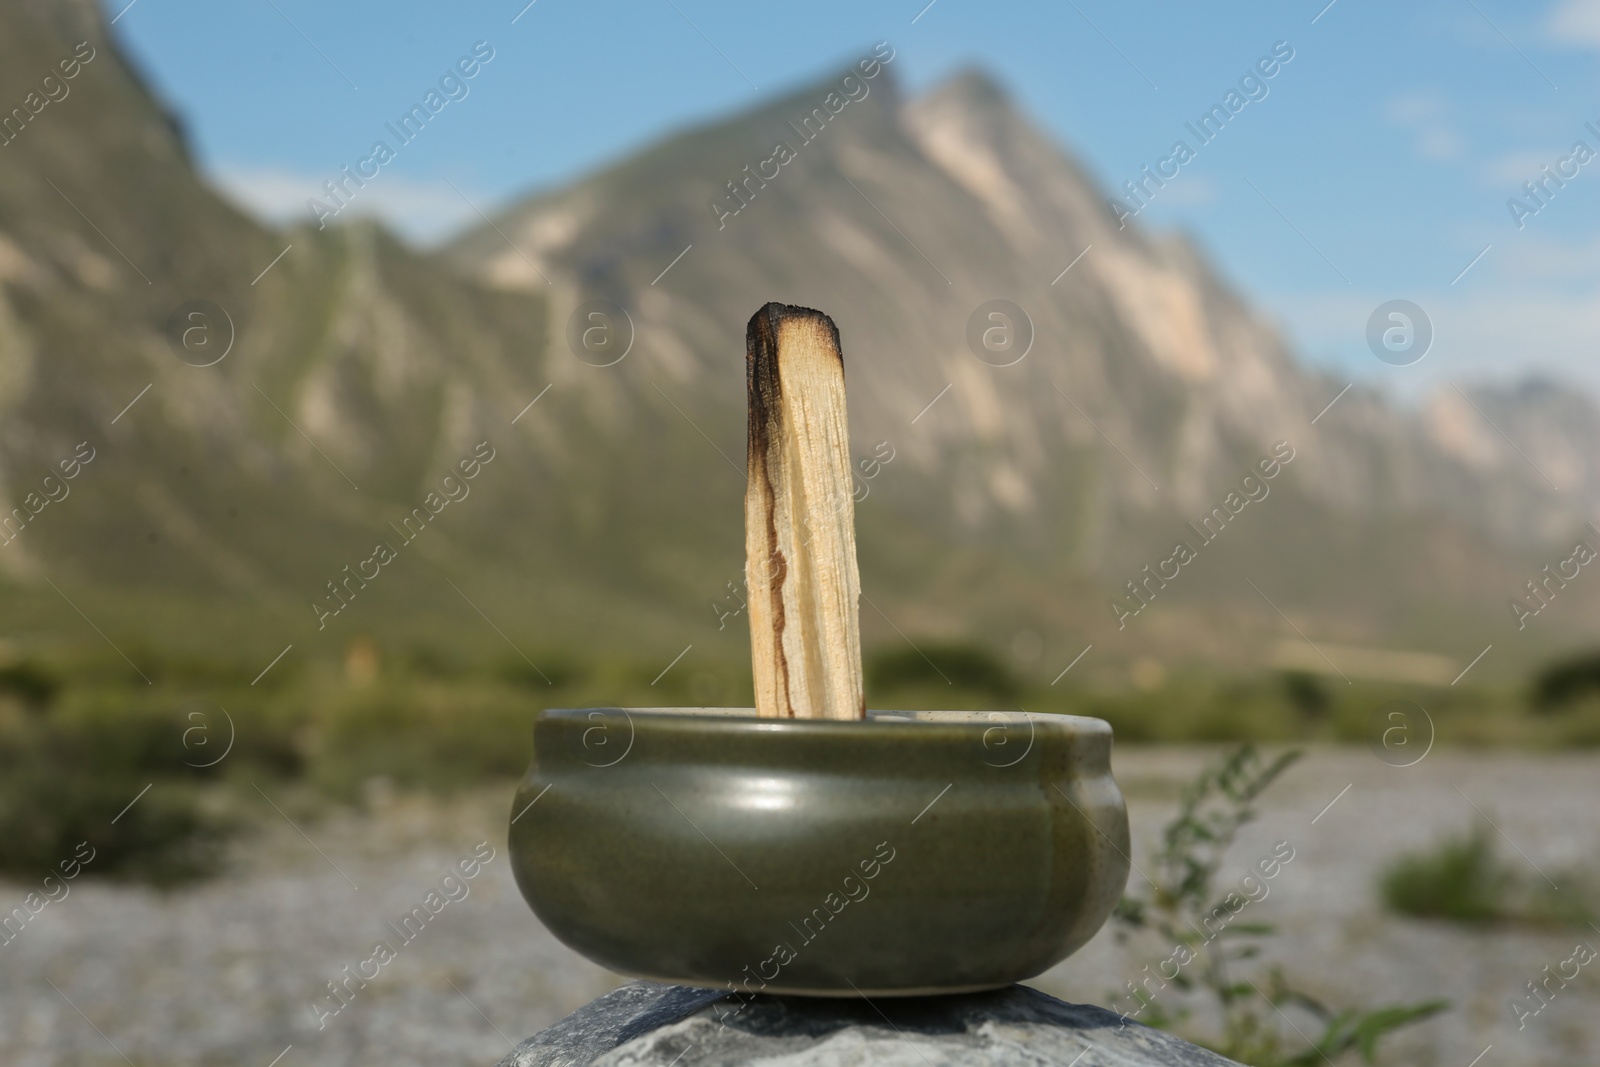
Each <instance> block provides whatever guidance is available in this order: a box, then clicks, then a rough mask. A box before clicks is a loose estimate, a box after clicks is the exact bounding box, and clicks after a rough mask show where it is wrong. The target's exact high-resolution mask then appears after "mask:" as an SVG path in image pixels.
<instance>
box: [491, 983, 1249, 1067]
mask: <svg viewBox="0 0 1600 1067" xmlns="http://www.w3.org/2000/svg"><path fill="white" fill-rule="evenodd" d="M749 1064H760V1065H765V1067H855V1065H857V1064H873V1065H877V1067H884V1065H887V1067H945V1065H951V1067H955V1065H960V1067H969V1065H970V1067H976V1065H994V1067H1001V1065H1004V1067H1012V1065H1028V1067H1044V1065H1051V1064H1060V1065H1062V1067H1067V1065H1073V1067H1230V1065H1231V1067H1238V1065H1237V1064H1235V1063H1234V1061H1232V1060H1229V1059H1224V1058H1223V1057H1221V1056H1219V1055H1217V1054H1216V1053H1214V1052H1208V1051H1207V1050H1205V1049H1203V1048H1200V1047H1199V1046H1197V1045H1191V1044H1190V1043H1189V1042H1187V1041H1184V1040H1182V1039H1180V1038H1177V1037H1173V1036H1172V1035H1171V1034H1166V1033H1162V1032H1161V1031H1160V1030H1152V1029H1150V1028H1149V1027H1147V1026H1143V1025H1140V1024H1139V1023H1135V1022H1124V1020H1123V1019H1122V1017H1121V1016H1119V1015H1117V1014H1116V1013H1115V1012H1110V1011H1106V1010H1105V1009H1104V1008H1096V1007H1092V1006H1087V1005H1081V1004H1068V1003H1066V1002H1065V1001H1061V1000H1057V999H1055V998H1054V997H1051V996H1046V995H1045V994H1043V993H1041V992H1039V991H1038V990H1036V989H1029V988H1028V987H1027V986H1020V985H1014V986H1011V987H1010V988H1008V989H1001V990H996V991H994V992H990V993H969V994H964V995H957V996H942V997H907V998H889V997H883V998H878V999H874V1000H867V999H864V998H863V999H859V1000H858V999H855V998H839V999H833V998H813V997H769V996H756V997H748V998H742V997H736V996H733V995H731V994H726V993H723V992H721V991H720V990H714V989H696V988H692V987H690V986H672V985H657V984H654V983H649V982H635V983H633V984H631V985H626V986H623V987H622V988H621V989H618V990H616V991H615V992H612V993H608V994H607V995H605V996H603V997H601V998H600V999H599V1000H596V1001H594V1002H593V1003H591V1004H589V1005H587V1006H585V1007H583V1008H580V1009H578V1010H577V1011H575V1012H573V1013H572V1014H571V1015H569V1016H567V1017H566V1018H565V1019H563V1020H561V1022H559V1023H557V1024H556V1025H554V1026H552V1027H550V1028H549V1029H548V1030H544V1031H541V1032H540V1033H538V1034H535V1035H534V1036H533V1037H530V1038H529V1039H528V1040H526V1041H524V1042H523V1043H522V1044H521V1045H519V1046H518V1047H517V1050H516V1051H515V1052H513V1053H512V1054H511V1055H510V1056H507V1057H506V1058H505V1059H504V1060H502V1061H500V1067H584V1065H594V1067H668V1065H675V1067H744V1065H749Z"/></svg>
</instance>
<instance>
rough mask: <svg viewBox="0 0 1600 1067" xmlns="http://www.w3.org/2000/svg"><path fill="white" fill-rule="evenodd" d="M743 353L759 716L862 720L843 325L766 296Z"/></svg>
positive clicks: (747, 542)
mask: <svg viewBox="0 0 1600 1067" xmlns="http://www.w3.org/2000/svg"><path fill="white" fill-rule="evenodd" d="M745 354H746V364H745V371H746V382H747V388H748V392H749V404H750V452H749V484H748V486H747V488H746V489H745V496H744V550H745V581H746V583H747V584H748V586H749V589H750V601H749V604H750V658H751V664H752V666H753V667H754V669H755V683H756V713H757V714H758V715H761V716H765V717H772V718H799V719H860V718H865V716H866V703H865V698H864V697H863V694H862V683H861V626H860V619H859V617H858V615H857V611H858V608H857V601H858V600H859V599H860V596H861V575H860V572H859V571H858V570H857V569H856V529H855V498H854V485H853V483H852V481H851V477H850V435H849V432H848V429H847V426H846V421H845V404H844V358H843V356H842V355H841V354H840V351H839V330H838V328H837V327H836V326H834V324H833V320H832V319H830V318H828V316H826V315H824V314H823V313H822V312H820V311H813V310H811V309H810V308H802V307H792V306H790V305H788V304H777V303H773V304H768V305H767V306H766V307H764V308H762V309H761V310H760V311H758V312H756V313H755V316H754V317H753V318H751V320H750V326H749V328H748V330H747V332H746V336H745Z"/></svg>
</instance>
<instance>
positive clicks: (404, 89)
mask: <svg viewBox="0 0 1600 1067" xmlns="http://www.w3.org/2000/svg"><path fill="white" fill-rule="evenodd" d="M525 3H526V0H463V2H459V3H454V4H440V3H422V2H418V0H393V2H390V3H384V4H378V3H374V2H370V0H369V2H367V3H359V4H346V5H340V6H333V5H327V4H320V3H313V2H312V0H236V2H233V3H228V4H216V3H202V2H200V0H134V3H133V5H132V6H128V5H127V0H110V2H109V3H108V4H107V12H108V15H111V16H115V17H116V18H117V21H116V24H115V26H114V32H115V33H117V34H118V36H119V38H120V39H121V41H122V42H123V43H124V44H125V46H126V47H127V48H128V50H129V51H130V53H131V54H132V56H133V57H134V59H135V61H136V62H137V63H139V65H140V66H141V67H142V68H143V69H144V70H145V72H146V73H147V74H148V75H149V77H150V78H151V80H152V81H153V82H154V83H155V85H156V87H157V89H158V91H159V92H160V94H161V95H162V96H163V97H164V99H166V100H167V101H168V102H169V103H170V104H171V105H172V106H174V107H175V108H176V109H177V111H178V112H179V113H180V114H181V115H182V116H183V118H184V120H185V122H186V124H187V126H188V129H189V132H190V135H191V139H192V141H193V145H194V148H195V151H196V154H197V156H198V158H199V160H200V163H201V165H202V167H203V168H204V169H205V170H206V171H207V173H208V174H210V175H211V176H212V177H213V178H214V179H215V180H216V181H217V183H218V184H219V185H220V186H221V187H223V188H224V189H226V190H227V191H229V193H230V195H232V196H233V197H234V198H235V199H236V200H238V201H239V202H240V203H242V204H245V205H247V206H249V207H251V208H252V209H253V210H255V211H257V213H258V214H262V215H263V216H264V217H278V218H285V217H296V218H307V217H309V216H308V215H306V214H304V212H305V208H304V202H305V199H306V197H308V196H310V195H313V194H314V192H315V191H316V189H317V188H318V187H319V186H320V185H321V183H322V182H323V181H324V180H326V179H327V178H329V177H332V176H333V175H334V174H335V173H336V172H337V170H338V168H339V167H340V166H341V165H344V164H347V163H354V161H355V160H356V159H358V158H360V157H361V156H363V155H365V154H366V150H367V148H368V146H369V145H370V144H371V143H372V141H373V140H374V139H375V138H376V137H377V136H378V135H379V134H380V133H381V131H382V126H383V123H385V122H387V121H392V120H394V119H395V118H396V117H397V115H398V114H399V113H400V112H401V111H402V110H403V109H404V108H405V107H406V106H408V105H409V104H410V103H411V102H412V101H414V100H416V99H418V98H419V97H420V96H421V94H422V93H423V92H424V91H425V90H426V89H427V88H429V87H430V86H431V85H433V84H434V83H436V82H437V80H438V78H439V76H440V75H441V74H443V73H444V72H445V71H446V70H447V68H449V67H450V66H451V65H452V64H454V63H455V62H456V61H457V59H458V58H460V57H462V56H465V55H467V54H468V53H469V51H470V49H471V46H472V45H473V43H474V42H477V41H485V42H487V43H488V44H489V46H490V47H492V48H493V49H494V58H493V59H492V60H490V61H489V62H488V63H487V64H486V65H484V66H483V67H482V69H481V70H480V71H479V72H478V73H477V75H476V76H475V77H474V78H472V79H471V81H470V82H469V83H468V89H469V93H468V95H467V96H466V98H464V99H461V100H458V101H455V102H452V103H451V104H450V105H449V107H448V110H449V112H450V114H449V115H448V116H444V117H446V118H447V119H448V121H442V122H434V123H431V124H430V125H429V126H428V128H427V130H426V133H425V136H422V137H419V138H418V139H417V141H416V142H415V143H414V144H411V145H408V146H407V147H406V148H405V149H404V150H403V152H402V153H401V154H400V156H399V158H397V159H396V161H395V162H394V163H393V164H392V165H390V166H389V167H387V168H385V179H384V181H383V182H382V183H373V185H372V187H371V190H370V191H369V192H367V193H364V194H363V199H364V200H365V201H366V206H367V209H368V210H371V211H374V212H376V213H378V214H381V215H382V216H383V217H384V218H385V219H387V220H388V221H389V222H390V224H391V225H393V226H394V227H395V228H396V229H397V230H399V231H400V232H402V233H403V234H405V235H407V236H408V237H409V238H411V239H412V240H414V241H417V242H419V243H427V242H429V241H433V240H437V239H438V238H439V237H440V236H442V235H445V234H448V233H450V232H453V231H454V230H455V229H456V228H458V227H461V226H463V225H466V224H467V223H468V222H470V221H471V220H472V219H474V218H475V217H476V216H475V214H474V212H473V208H472V207H470V206H468V203H467V200H470V201H471V202H472V203H473V204H476V205H477V206H478V207H482V208H484V209H486V210H492V209H493V208H494V207H496V206H499V205H502V204H504V203H506V202H507V201H509V200H511V199H513V198H515V197H517V196H519V195H520V194H523V193H525V192H528V191H530V190H532V189H536V188H540V187H543V186H548V185H552V184H559V183H561V182H565V181H568V180H571V179H573V178H576V177H579V176H581V175H583V174H584V173H585V172H587V171H588V170H590V169H592V168H594V167H596V166H598V165H601V164H604V163H605V162H607V161H609V160H611V159H614V158H616V157H618V156H621V155H625V154H627V153H628V152H630V151H631V150H633V149H634V148H636V147H638V146H639V145H641V144H642V143H645V142H647V141H650V140H652V139H655V138H657V137H659V136H661V135H663V134H665V133H667V132H669V131H671V130H672V129H674V128H676V127H679V126H682V125H685V124H688V123H693V122H699V121H704V120H706V119H709V118H714V117H716V116H718V115H722V114H727V113H731V112H735V111H738V110H741V109H743V108H746V107H749V106H751V105H753V104H755V103H757V102H758V101H760V100H762V99H764V98H765V97H766V96H768V95H770V94H773V93H778V92H782V91H784V90H786V89H788V88H790V87H792V86H794V85H796V84H797V83H802V82H805V81H808V80H811V79H814V78H817V77H821V76H823V75H825V74H827V73H829V72H831V71H832V70H833V69H834V68H835V67H836V66H839V65H841V64H843V63H844V62H846V61H848V60H850V59H852V58H854V57H856V56H857V55H858V54H859V53H862V52H863V51H864V50H865V49H866V48H867V47H868V46H870V44H871V43H872V42H874V41H878V40H888V41H889V42H890V43H891V44H892V45H893V46H894V47H895V49H896V50H897V57H896V60H895V70H896V72H897V73H898V75H899V76H900V78H901V79H902V83H903V85H904V86H905V88H906V89H908V90H909V91H911V92H917V91H920V90H923V89H926V88H927V87H929V86H930V85H933V84H935V83H937V82H938V81H939V80H940V79H941V78H943V77H946V76H948V75H949V74H950V73H951V72H953V71H954V70H956V69H958V68H960V67H962V66H965V65H969V64H977V65H980V66H982V67H984V68H986V69H987V70H988V71H989V72H990V73H991V74H992V75H993V76H994V77H995V78H996V79H997V80H999V81H1000V82H1001V83H1002V84H1003V85H1005V86H1006V87H1007V88H1008V89H1009V90H1010V92H1011V93H1012V94H1013V96H1014V97H1015V99H1016V100H1017V102H1018V103H1019V104H1020V105H1021V107H1022V108H1023V109H1024V110H1025V111H1027V112H1028V113H1029V114H1030V115H1032V116H1033V117H1034V119H1035V120H1036V121H1037V122H1038V123H1040V125H1041V126H1043V127H1044V128H1046V129H1047V130H1049V131H1050V132H1051V133H1053V134H1054V135H1055V136H1056V137H1057V138H1058V139H1059V140H1060V141H1061V142H1062V143H1063V144H1064V145H1065V146H1067V148H1068V149H1069V150H1070V151H1071V152H1072V153H1074V154H1075V155H1076V156H1077V157H1078V158H1079V159H1080V160H1081V161H1082V162H1083V163H1084V164H1085V165H1086V166H1087V168H1088V169H1089V171H1090V172H1091V173H1093V174H1095V175H1097V176H1098V177H1099V178H1100V179H1101V181H1102V182H1103V183H1104V184H1105V186H1106V188H1107V190H1108V192H1110V191H1112V190H1113V189H1115V187H1117V186H1119V185H1120V184H1121V183H1122V182H1123V181H1124V180H1127V179H1130V178H1133V177H1136V176H1137V175H1138V172H1139V169H1140V168H1141V167H1142V166H1144V165H1146V164H1150V165H1152V166H1153V165H1154V164H1155V163H1156V162H1157V161H1158V160H1159V159H1161V158H1163V157H1165V156H1166V155H1167V154H1168V152H1169V149H1170V146H1171V144H1172V142H1173V141H1174V140H1175V139H1177V138H1179V137H1185V138H1186V139H1187V137H1186V133H1185V130H1184V123H1185V122H1191V121H1194V120H1196V119H1197V118H1198V116H1199V115H1200V114H1201V113H1203V112H1204V111H1206V110H1207V109H1208V108H1209V107H1210V106H1211V105H1212V104H1213V103H1216V102H1219V101H1220V100H1221V99H1222V97H1223V95H1224V94H1225V93H1226V92H1227V91H1228V90H1229V89H1230V88H1233V87H1234V86H1235V85H1236V84H1237V82H1238V80H1239V78H1240V76H1241V75H1243V74H1245V73H1246V72H1247V71H1248V70H1250V68H1251V67H1252V65H1253V64H1255V63H1256V61H1257V60H1258V59H1259V58H1260V57H1263V56H1266V55H1268V54H1269V53H1270V52H1271V51H1272V48H1273V46H1274V44H1275V43H1276V42H1280V41H1283V42H1287V43H1288V46H1289V47H1291V48H1292V49H1293V50H1294V58H1293V59H1292V60H1291V61H1290V62H1288V63H1287V64H1286V65H1284V66H1283V67H1282V69H1281V70H1279V71H1278V73H1277V74H1276V75H1275V76H1274V77H1273V78H1272V79H1271V80H1270V81H1269V82H1268V83H1267V88H1268V93H1267V95H1266V96H1265V98H1263V99H1259V100H1255V101H1253V102H1251V103H1250V104H1249V105H1248V106H1247V107H1246V108H1245V110H1244V111H1243V112H1242V113H1241V114H1240V115H1239V116H1238V117H1237V118H1236V119H1235V120H1234V121H1233V122H1231V123H1230V124H1229V125H1228V128H1227V129H1226V131H1225V132H1224V133H1223V134H1222V135H1221V136H1220V137H1219V138H1217V140H1216V141H1214V142H1213V143H1211V144H1209V145H1206V146H1205V147H1204V148H1203V149H1202V150H1201V151H1200V152H1199V154H1198V157H1197V158H1196V159H1195V160H1194V161H1193V162H1192V163H1189V164H1188V165H1186V166H1184V167H1183V169H1182V171H1181V173H1180V176H1179V177H1178V178H1177V179H1175V180H1173V181H1172V182H1171V183H1170V184H1169V185H1168V186H1167V187H1166V188H1165V189H1163V190H1162V191H1161V193H1160V194H1159V196H1158V197H1156V198H1155V200H1154V201H1153V202H1152V204H1151V205H1150V207H1149V209H1148V210H1146V211H1144V212H1142V213H1141V214H1140V215H1139V219H1138V221H1139V223H1140V224H1143V225H1149V226H1155V227H1161V228H1168V227H1181V228H1182V229H1184V230H1186V231H1188V232H1190V233H1191V234H1193V235H1194V236H1195V237H1196V238H1197V239H1198V240H1199V242H1200V243H1201V244H1202V246H1203V247H1204V248H1205V249H1206V251H1207V252H1208V253H1209V255H1210V256H1211V257H1212V258H1213V260H1214V261H1215V262H1216V263H1217V264H1218V265H1219V266H1220V267H1221V269H1222V270H1223V272H1224V273H1225V275H1226V276H1227V277H1228V278H1229V279H1230V280H1231V281H1232V282H1233V283H1234V284H1236V285H1237V286H1238V287H1240V288H1241V289H1242V290H1243V291H1244V292H1245V294H1246V295H1247V296H1248V298H1249V299H1250V300H1251V301H1252V302H1253V303H1254V304H1255V305H1256V306H1257V307H1259V308H1260V309H1261V310H1262V312H1263V313H1264V314H1266V315H1267V316H1269V317H1270V318H1272V319H1273V320H1275V321H1277V322H1278V323H1279V324H1280V325H1281V326H1282V328H1283V329H1284V330H1285V332H1286V333H1287V335H1288V336H1289V338H1290V340H1291V342H1292V343H1293V344H1294V345H1295V347H1296V348H1297V350H1298V351H1299V352H1300V353H1301V354H1302V355H1303V356H1304V357H1305V358H1307V359H1309V360H1311V361H1313V362H1316V363H1319V364H1323V365H1326V366H1329V367H1330V368H1332V369H1334V370H1335V372H1336V373H1339V374H1347V375H1349V376H1351V377H1353V378H1360V379H1362V380H1368V381H1373V382H1379V383H1383V384H1385V385H1386V386H1389V387H1391V388H1392V389H1393V390H1394V391H1395V392H1396V394H1397V395H1401V396H1415V395H1419V394H1420V392H1421V391H1422V390H1423V389H1425V388H1428V387H1437V386H1438V385H1440V384H1441V383H1443V382H1445V381H1460V382H1467V381H1473V380H1479V379H1496V380H1509V379H1514V378H1516V377H1520V376H1522V375H1525V374H1528V373H1533V372H1547V373H1553V374H1557V375H1559V376H1561V377H1563V378H1567V379H1569V380H1579V381H1583V382H1584V383H1585V384H1587V385H1589V386H1590V387H1591V388H1596V389H1600V158H1597V159H1595V160H1594V161H1592V162H1589V163H1587V164H1585V165H1581V166H1580V165H1578V164H1577V163H1576V161H1575V160H1574V161H1571V162H1568V163H1566V164H1565V166H1566V168H1567V170H1568V173H1571V171H1572V170H1573V168H1576V175H1575V176H1574V177H1571V178H1570V179H1569V180H1567V182H1566V184H1565V186H1563V187H1561V188H1559V189H1556V188H1555V187H1554V186H1553V185H1551V186H1549V188H1551V189H1553V190H1554V192H1553V193H1552V195H1549V196H1548V197H1547V202H1546V203H1545V204H1542V205H1537V204H1535V202H1534V201H1531V200H1529V199H1528V198H1527V196H1526V194H1525V193H1524V192H1523V190H1522V183H1523V182H1525V181H1529V180H1534V179H1538V178H1540V177H1541V167H1543V166H1546V165H1548V166H1550V167H1551V168H1552V169H1555V168H1556V167H1558V165H1561V163H1562V160H1563V159H1570V158H1571V152H1572V148H1573V145H1574V143H1575V142H1577V141H1580V140H1581V141H1584V142H1586V143H1587V145H1588V146H1589V148H1591V149H1593V150H1595V151H1596V152H1597V153H1600V133H1597V132H1595V131H1591V130H1589V129H1587V128H1586V127H1585V123H1586V122H1592V123H1593V124H1594V126H1595V130H1597V131H1600V92H1597V91H1596V90H1597V89H1600V62H1597V60H1600V0H1523V2H1521V3H1517V2H1513V0H1420V2H1415V3H1410V4H1406V5H1395V4H1379V3H1376V2H1375V0H1334V3H1333V4H1332V5H1331V6H1330V5H1327V0H1311V2H1301V0H1295V2H1292V3H1270V4H1269V3H1259V2H1249V0H1244V2H1236V3H1232V4H1228V5H1196V4H1192V3H1158V2H1146V3H1140V4H1126V3H1116V2H1113V0H1069V2H1067V3H1050V4H1043V3H1039V4H978V3H976V2H974V0H935V2H934V3H933V4H932V5H931V6H926V7H925V4H926V0H908V2H901V0H894V2H885V3H879V2H873V3H861V2H856V3H847V2H834V0H821V2H814V3H809V4H803V5H802V4H791V5H782V6H781V8H780V6H779V5H771V6H770V7H771V9H770V10H752V6H751V5H745V4H735V3H731V2H728V3H724V2H714V0H632V2H630V3H622V2H618V0H536V2H535V3H533V4H532V5H530V6H527V7H524V4H525ZM1213 7H1222V8H1224V10H1222V11H1218V10H1213ZM513 20H514V21H513ZM452 185H453V186H454V188H452ZM458 189H459V192H457V190H458ZM463 194H464V196H465V197H466V200H464V199H463ZM1514 196H1520V197H1522V199H1523V200H1524V202H1525V203H1528V204H1530V205H1533V206H1538V207H1539V210H1538V212H1537V214H1532V215H1529V216H1527V217H1524V218H1523V219H1522V222H1523V225H1522V227H1521V228H1519V227H1518V226H1517V224H1516V221H1515V220H1514V219H1513V217H1512V214H1511V212H1510V210H1509V209H1508V206H1507V200H1508V198H1511V197H1514ZM1485 248H1487V249H1488V251H1487V252H1484V249H1485ZM1480 253H1482V256H1481V258H1476V257H1479V255H1480ZM1469 264H1470V265H1471V266H1470V269H1467V268H1468V267H1469ZM1463 270H1465V271H1466V273H1465V274H1462V273H1461V272H1462V271H1463ZM1395 298H1403V299H1409V300H1412V301H1414V302H1416V303H1417V304H1418V305H1420V306H1421V307H1422V308H1423V309H1424V310H1425V311H1426V312H1427V314H1428V315H1429V316H1430V318H1431V319H1432V321H1433V325H1434V330H1435V334H1436V340H1435V341H1434V345H1433V349H1432V350H1431V351H1430V352H1429V354H1428V356H1427V358H1426V359H1424V360H1423V361H1421V362H1420V363H1417V364H1415V365H1412V366H1408V367H1393V366H1389V365H1386V364H1384V363H1381V362H1379V361H1378V360H1377V359H1375V358H1374V357H1373V356H1372V354H1371V353H1370V352H1369V351H1368V349H1367V343H1366V340H1365V329H1366V323H1367V319H1368V316H1369V315H1370V313H1371V312H1372V310H1373V309H1374V308H1375V307H1377V306H1378V305H1379V304H1381V303H1383V302H1384V301H1386V300H1390V299H1395Z"/></svg>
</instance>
